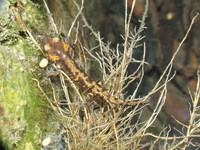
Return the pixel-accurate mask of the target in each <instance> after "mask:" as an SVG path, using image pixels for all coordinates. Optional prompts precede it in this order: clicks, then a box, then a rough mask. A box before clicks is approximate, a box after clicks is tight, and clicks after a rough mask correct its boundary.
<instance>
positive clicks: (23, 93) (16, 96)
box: [0, 1, 52, 150]
mask: <svg viewBox="0 0 200 150" xmlns="http://www.w3.org/2000/svg"><path fill="white" fill-rule="evenodd" d="M23 5H24V8H23V9H24V12H23V13H24V14H22V15H23V16H24V17H23V19H24V22H25V23H26V25H27V26H28V28H30V29H31V31H33V30H37V29H38V30H37V31H38V32H34V34H35V35H34V36H36V34H37V33H41V32H43V30H44V29H45V28H46V27H45V26H46V25H47V21H46V20H47V19H45V18H47V17H45V16H44V15H42V14H43V13H44V12H43V10H44V9H43V8H39V7H38V6H36V5H34V4H32V3H31V2H29V1H23ZM12 17H13V15H11V14H10V13H9V12H7V14H6V15H5V16H4V17H1V18H0V20H1V22H3V25H2V27H3V28H2V31H1V32H0V60H1V61H0V76H1V78H0V107H1V108H2V110H3V113H1V115H0V136H1V137H0V138H1V141H2V142H3V143H4V144H6V145H7V147H8V149H19V150H21V149H27V150H29V149H31V150H34V149H41V141H42V139H43V137H44V136H45V134H46V133H45V132H46V131H47V130H48V121H49V120H48V119H47V118H49V116H50V115H51V114H52V113H50V112H52V111H50V109H49V104H48V103H47V101H46V99H45V98H44V97H43V96H42V95H41V92H40V91H39V89H38V87H37V83H36V82H35V81H33V80H32V79H33V78H36V79H37V78H38V76H37V75H38V74H39V71H40V69H38V68H39V67H38V64H39V57H40V55H41V52H40V51H39V50H38V49H37V48H36V46H35V45H34V44H33V42H32V41H31V40H30V38H29V37H28V36H27V35H26V34H22V33H24V31H23V30H22V28H21V27H20V25H19V23H18V22H13V18H12Z"/></svg>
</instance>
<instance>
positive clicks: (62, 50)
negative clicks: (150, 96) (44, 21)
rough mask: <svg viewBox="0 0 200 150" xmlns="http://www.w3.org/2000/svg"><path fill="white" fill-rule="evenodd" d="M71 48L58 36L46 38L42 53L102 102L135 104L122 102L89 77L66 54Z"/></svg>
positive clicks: (133, 103) (135, 103)
mask: <svg viewBox="0 0 200 150" xmlns="http://www.w3.org/2000/svg"><path fill="white" fill-rule="evenodd" d="M71 49H72V48H71V47H70V46H69V44H67V43H66V42H64V41H63V40H61V39H59V38H58V37H54V38H50V37H48V38H46V39H45V40H44V55H45V56H46V57H47V59H48V60H50V61H51V62H53V63H55V64H56V65H58V66H59V67H60V68H61V69H62V70H63V71H64V72H66V73H67V75H68V76H69V77H70V79H71V80H72V81H73V82H75V83H76V84H77V85H78V86H79V87H80V88H81V89H86V91H87V93H88V94H89V95H91V96H93V97H94V98H95V99H98V100H99V101H100V102H103V103H113V104H122V105H123V104H124V105H137V104H138V102H130V101H129V102H124V101H123V100H121V99H118V98H115V97H113V96H111V95H110V94H109V93H108V92H107V91H106V90H105V89H104V88H103V87H102V86H101V85H100V84H98V83H97V82H95V81H93V80H92V79H90V78H89V77H88V76H87V75H86V74H85V73H84V72H83V71H81V70H80V69H79V67H78V66H77V64H76V63H75V62H74V60H73V59H72V58H71V57H70V55H69V54H68V53H69V51H70V50H71Z"/></svg>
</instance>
